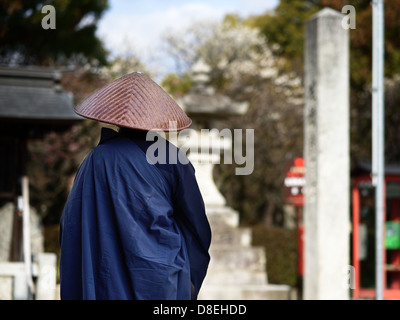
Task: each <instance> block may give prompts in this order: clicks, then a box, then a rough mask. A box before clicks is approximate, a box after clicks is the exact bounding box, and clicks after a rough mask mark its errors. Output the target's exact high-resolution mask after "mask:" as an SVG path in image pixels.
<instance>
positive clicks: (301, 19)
mask: <svg viewBox="0 0 400 320" xmlns="http://www.w3.org/2000/svg"><path fill="white" fill-rule="evenodd" d="M320 2H321V1H320V0H280V2H279V4H278V6H277V7H276V8H275V10H274V11H273V12H266V13H265V14H261V15H255V16H251V17H249V18H248V19H246V23H247V24H248V25H250V26H252V27H256V28H258V29H259V30H260V31H261V33H262V34H264V35H265V36H266V38H267V39H268V42H269V43H270V45H271V48H272V49H273V52H274V54H275V55H278V56H284V57H285V58H287V59H286V62H287V64H286V65H285V68H286V70H292V71H295V72H298V73H299V74H302V70H303V51H304V50H303V43H304V31H305V22H306V21H307V20H308V19H309V18H310V17H311V16H312V15H313V14H314V13H316V12H317V11H318V10H319V9H321V5H320Z"/></svg>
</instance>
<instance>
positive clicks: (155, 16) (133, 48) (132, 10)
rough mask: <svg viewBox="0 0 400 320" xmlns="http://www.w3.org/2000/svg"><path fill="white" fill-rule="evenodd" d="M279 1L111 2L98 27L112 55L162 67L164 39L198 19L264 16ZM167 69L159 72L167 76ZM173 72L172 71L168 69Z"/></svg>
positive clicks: (183, 0) (172, 0)
mask: <svg viewBox="0 0 400 320" xmlns="http://www.w3.org/2000/svg"><path fill="white" fill-rule="evenodd" d="M278 2H279V0H189V1H188V0H186V1H185V0H146V1H138V0H109V4H110V8H109V9H108V11H107V12H106V13H105V14H104V16H103V17H102V19H101V20H100V22H99V24H98V33H97V34H98V36H99V37H100V38H101V39H103V41H104V43H105V47H106V48H107V49H108V50H110V52H111V53H112V55H124V54H132V53H133V54H134V55H136V56H138V57H139V59H140V60H141V61H143V62H144V63H145V64H146V65H148V66H149V67H150V68H160V69H163V68H164V69H165V68H166V69H169V68H170V67H167V66H162V65H163V64H165V57H163V52H160V51H161V47H162V46H161V44H162V40H161V36H162V34H163V33H164V32H166V31H167V30H179V29H182V28H185V27H187V26H188V25H190V24H191V23H193V22H194V21H197V20H205V19H210V20H217V21H219V20H221V19H222V18H223V17H224V15H226V14H227V13H237V14H239V16H241V17H248V16H249V15H253V14H262V13H264V12H265V11H267V10H270V9H273V8H274V7H275V6H276V5H277V3H278ZM166 71H167V70H160V72H161V73H165V72H166ZM168 71H170V70H168Z"/></svg>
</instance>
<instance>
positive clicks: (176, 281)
mask: <svg viewBox="0 0 400 320" xmlns="http://www.w3.org/2000/svg"><path fill="white" fill-rule="evenodd" d="M159 139H162V138H161V137H159ZM152 143H153V142H152V141H146V132H144V131H143V132H141V131H139V130H126V129H122V130H120V132H119V133H117V132H115V131H114V130H111V129H104V128H103V129H102V137H101V140H100V143H99V145H98V146H97V147H96V148H95V149H93V150H92V152H91V153H90V154H89V155H88V156H87V157H86V159H85V160H84V161H83V163H82V165H81V166H80V168H79V170H78V173H77V175H76V177H75V180H74V184H73V187H72V189H71V192H70V194H69V196H68V199H67V202H66V205H65V208H64V211H63V215H62V217H61V221H60V238H59V239H60V246H61V259H60V280H61V299H74V300H80V299H91V300H92V299H114V300H116V299H118V300H122V299H146V300H164V299H168V300H175V299H180V300H189V299H196V298H197V294H198V292H199V289H200V287H201V284H202V282H203V280H204V277H205V275H206V272H207V268H208V264H209V260H210V256H209V253H208V249H209V246H210V242H211V231H210V226H209V223H208V220H207V217H206V214H205V209H204V203H203V199H202V197H201V194H200V191H199V188H198V185H197V182H196V179H195V175H194V168H193V166H192V165H191V164H190V163H188V164H182V163H180V162H178V163H177V164H150V163H149V162H148V161H147V159H146V150H147V148H148V147H149V146H150V145H151V144H152ZM166 143H167V144H168V146H170V144H169V142H166ZM173 148H174V147H173ZM168 149H169V148H167V150H168ZM172 150H173V152H180V151H179V150H178V149H177V148H174V149H172ZM167 158H168V157H167Z"/></svg>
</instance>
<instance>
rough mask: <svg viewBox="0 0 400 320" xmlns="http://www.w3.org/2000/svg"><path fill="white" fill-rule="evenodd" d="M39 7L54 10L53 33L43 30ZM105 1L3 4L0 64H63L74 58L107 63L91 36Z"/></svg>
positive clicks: (15, 0) (16, 0)
mask: <svg viewBox="0 0 400 320" xmlns="http://www.w3.org/2000/svg"><path fill="white" fill-rule="evenodd" d="M43 5H52V6H54V8H55V10H56V29H46V30H45V29H43V28H42V23H41V22H42V19H43V18H44V17H45V15H46V14H43V13H42V12H41V9H42V6H43ZM107 8H108V2H107V0H82V1H72V0H48V1H41V0H28V1H27V0H24V1H23V0H3V1H1V2H0V30H1V31H0V62H1V63H10V62H13V63H19V64H36V65H54V64H65V63H66V62H67V61H68V59H71V58H75V59H80V60H83V62H86V61H89V62H91V63H96V64H102V65H104V64H106V63H107V60H106V58H107V52H106V50H105V49H104V47H103V44H102V43H101V41H100V40H99V39H98V38H97V36H96V35H95V32H96V28H97V26H96V24H97V21H98V20H99V19H100V17H101V16H102V14H103V13H104V11H105V10H106V9H107Z"/></svg>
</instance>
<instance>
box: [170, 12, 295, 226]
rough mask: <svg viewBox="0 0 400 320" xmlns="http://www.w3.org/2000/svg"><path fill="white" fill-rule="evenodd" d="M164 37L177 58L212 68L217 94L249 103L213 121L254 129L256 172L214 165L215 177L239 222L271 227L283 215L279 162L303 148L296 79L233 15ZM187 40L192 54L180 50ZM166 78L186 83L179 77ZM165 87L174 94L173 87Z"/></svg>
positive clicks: (253, 31)
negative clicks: (239, 113)
mask: <svg viewBox="0 0 400 320" xmlns="http://www.w3.org/2000/svg"><path fill="white" fill-rule="evenodd" d="M193 39H196V41H195V42H192V41H193ZM167 41H168V44H169V45H170V46H172V48H171V49H170V51H169V52H172V53H174V54H175V60H176V61H185V63H186V64H187V65H188V67H189V68H190V64H193V63H195V62H196V61H197V60H198V59H201V60H203V61H204V62H205V63H206V64H208V65H209V66H210V67H211V68H210V70H211V71H210V82H209V85H211V86H213V87H214V88H215V89H216V91H217V92H218V93H220V94H225V95H228V96H229V97H230V98H232V99H233V100H236V101H244V100H246V101H249V102H250V107H249V110H248V112H247V114H246V115H244V116H241V117H238V118H233V119H229V120H224V121H219V122H217V123H216V124H215V125H216V126H217V127H218V128H219V129H222V128H230V129H237V128H243V129H246V128H249V129H255V146H254V172H253V173H252V174H251V175H248V176H236V175H235V171H234V170H235V165H225V164H221V165H218V166H216V168H215V181H216V183H217V186H218V187H219V189H220V190H221V192H222V193H223V194H224V196H225V197H226V199H227V201H228V204H229V205H230V206H232V207H233V208H235V209H237V210H238V211H239V212H240V214H241V222H242V223H244V224H246V223H251V224H253V223H258V222H263V223H264V224H266V225H272V224H273V222H274V221H278V220H279V217H280V216H281V213H282V201H283V199H282V185H283V178H284V172H283V163H284V162H285V161H287V160H289V159H291V158H292V157H294V156H298V155H301V150H302V120H301V119H302V107H301V101H302V100H301V96H302V89H301V81H300V79H298V78H297V77H296V76H295V75H294V74H293V73H292V72H283V71H280V69H282V68H281V65H282V64H285V63H286V61H285V58H280V57H275V56H274V55H273V54H272V51H271V49H270V47H269V45H268V42H267V41H266V39H265V37H264V36H263V35H262V34H260V32H259V31H258V30H257V29H255V28H251V27H249V26H248V25H246V24H245V23H244V21H242V20H241V19H240V18H238V17H237V16H233V15H230V16H227V17H226V18H225V19H224V21H222V22H220V23H210V22H208V23H207V22H202V23H198V24H194V25H192V26H190V27H189V28H188V29H187V30H181V33H178V34H170V35H168V37H167ZM189 44H193V46H191V47H190V48H191V51H190V52H189V51H188V50H181V49H180V48H181V47H182V48H187V47H188V46H189ZM176 45H177V46H178V47H177V48H176V47H174V46H176ZM189 75H190V73H189ZM184 77H187V73H186V74H184ZM170 79H172V80H170ZM164 81H168V82H173V81H175V82H176V83H177V84H179V83H182V82H184V80H183V75H175V76H174V77H172V76H170V77H169V78H166V79H165V80H164ZM167 88H169V89H170V90H172V91H173V92H170V93H172V94H176V86H169V87H167ZM299 119H300V121H299Z"/></svg>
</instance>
